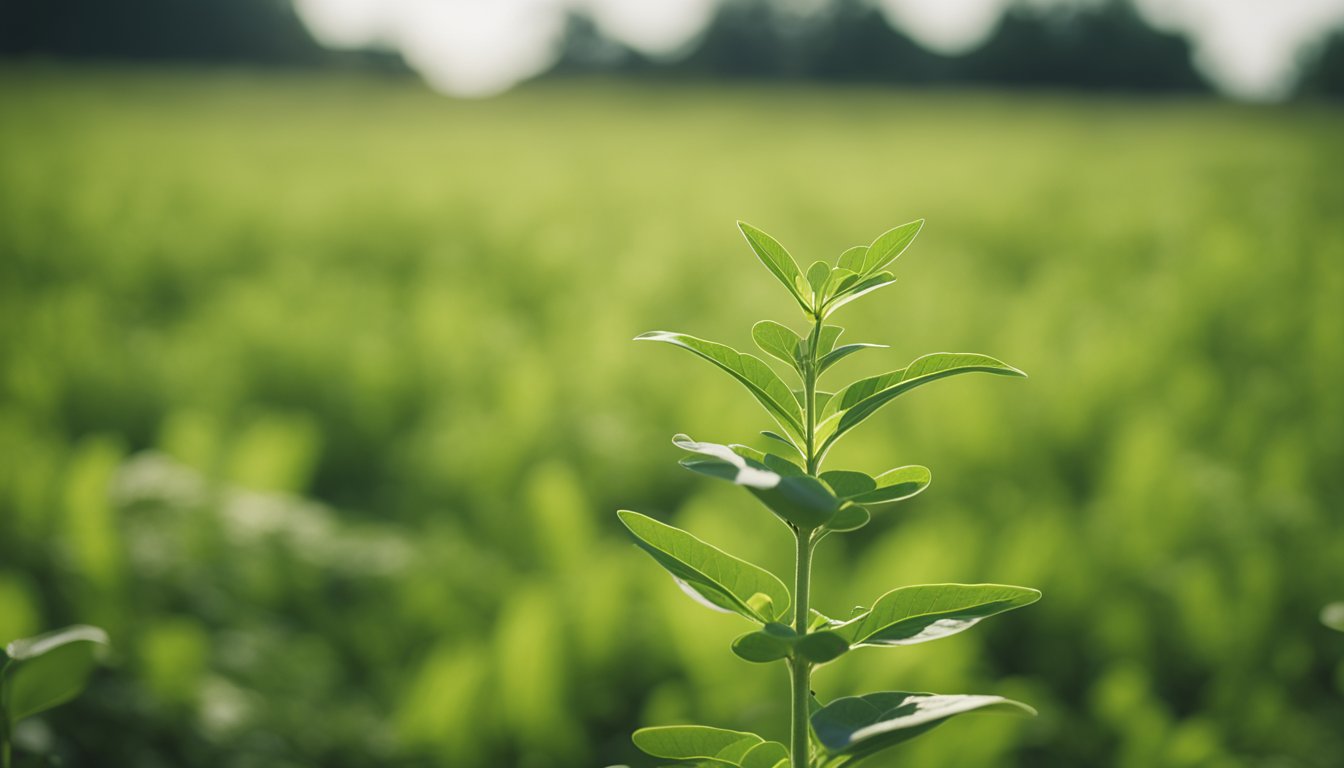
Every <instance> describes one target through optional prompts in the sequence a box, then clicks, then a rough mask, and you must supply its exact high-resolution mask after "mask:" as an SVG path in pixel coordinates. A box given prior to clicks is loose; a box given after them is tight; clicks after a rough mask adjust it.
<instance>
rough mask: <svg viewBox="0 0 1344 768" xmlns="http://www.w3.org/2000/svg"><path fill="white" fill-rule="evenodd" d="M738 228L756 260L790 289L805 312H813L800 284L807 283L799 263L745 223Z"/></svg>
mask: <svg viewBox="0 0 1344 768" xmlns="http://www.w3.org/2000/svg"><path fill="white" fill-rule="evenodd" d="M737 228H738V229H740V230H742V236H743V237H745V238H747V244H748V245H750V246H751V250H752V251H754V252H755V253H756V258H758V259H760V260H761V263H762V264H764V265H765V268H766V269H768V270H770V274H772V275H774V276H775V277H776V278H778V279H779V282H781V283H783V284H784V287H785V288H788V289H789V293H791V294H793V298H794V299H795V300H797V302H798V305H799V306H801V307H802V308H803V310H804V311H811V306H810V305H809V304H808V302H807V298H806V297H805V296H804V295H803V292H802V290H801V288H800V284H802V285H806V283H804V282H803V276H802V273H801V272H800V271H799V269H798V262H796V261H794V260H793V257H792V256H790V255H789V252H788V251H786V250H784V246H782V245H780V244H779V242H778V241H776V240H775V239H774V238H773V237H771V236H769V235H767V234H766V233H764V232H762V231H761V230H759V229H757V228H756V227H753V226H751V225H750V224H748V223H746V222H745V221H739V222H737Z"/></svg>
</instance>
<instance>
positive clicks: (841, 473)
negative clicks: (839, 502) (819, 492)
mask: <svg viewBox="0 0 1344 768" xmlns="http://www.w3.org/2000/svg"><path fill="white" fill-rule="evenodd" d="M821 479H822V480H824V481H825V482H826V484H827V485H829V486H830V487H831V490H833V491H835V495H836V496H839V497H840V498H842V499H852V498H854V497H855V496H860V495H862V494H865V493H870V492H872V491H873V490H874V489H876V488H877V481H876V480H874V479H873V478H871V477H869V476H868V475H865V474H864V473H862V472H853V471H850V470H847V469H833V470H831V471H829V472H822V473H821Z"/></svg>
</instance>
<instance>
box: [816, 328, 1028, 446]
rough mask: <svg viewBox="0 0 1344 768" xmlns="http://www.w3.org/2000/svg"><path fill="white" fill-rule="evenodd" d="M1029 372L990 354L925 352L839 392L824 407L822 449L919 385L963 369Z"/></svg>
mask: <svg viewBox="0 0 1344 768" xmlns="http://www.w3.org/2000/svg"><path fill="white" fill-rule="evenodd" d="M977 372H978V373H993V374H998V375H1003V376H1021V377H1025V376H1026V374H1025V373H1023V372H1022V371H1019V370H1018V369H1016V368H1014V367H1013V366H1011V365H1008V364H1007V363H1005V362H1002V361H1000V360H995V359H994V358H992V357H989V356H988V355H979V354H975V353H970V352H938V353H934V354H932V355H925V356H923V357H921V358H919V359H918V360H915V361H914V362H913V363H911V364H910V365H908V366H906V367H905V368H902V369H900V370H898V371H892V372H891V373H884V374H881V375H879V376H871V377H869V378H866V379H860V380H858V381H856V382H854V383H853V384H850V385H849V386H847V387H845V388H844V389H842V390H840V391H839V392H837V393H836V394H835V397H832V398H831V399H830V401H829V402H828V403H827V404H826V408H825V410H824V411H822V422H821V424H820V425H819V426H818V434H823V435H826V438H825V440H824V441H823V442H822V452H823V453H824V452H825V450H826V449H828V448H829V447H830V445H831V444H832V443H834V442H835V441H836V440H838V439H839V438H840V436H842V435H844V434H845V433H846V432H848V431H849V430H851V429H853V428H854V427H856V426H858V424H859V423H860V422H862V421H863V420H864V419H866V418H868V417H869V416H871V415H873V413H875V412H876V411H877V409H879V408H881V407H882V406H883V405H886V404H887V403H889V402H891V401H892V400H893V399H895V398H896V397H897V396H899V395H902V394H904V393H906V392H909V391H910V390H912V389H914V388H915V387H918V386H922V385H924V384H928V383H929V382H932V381H937V380H938V379H944V378H947V377H948V376H956V375H958V374H962V373H977Z"/></svg>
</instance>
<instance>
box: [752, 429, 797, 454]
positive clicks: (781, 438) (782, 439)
mask: <svg viewBox="0 0 1344 768" xmlns="http://www.w3.org/2000/svg"><path fill="white" fill-rule="evenodd" d="M761 434H762V435H764V436H766V437H768V438H770V439H771V440H776V441H778V442H781V443H783V444H785V445H787V446H788V447H790V448H792V449H793V452H794V453H795V454H797V456H798V458H800V459H802V460H804V461H806V460H807V457H806V456H804V455H803V449H802V448H799V447H798V446H797V445H796V444H794V442H793V441H792V440H790V439H789V438H787V437H785V436H784V435H781V434H779V433H778V432H771V431H770V430H768V429H766V430H762V431H761Z"/></svg>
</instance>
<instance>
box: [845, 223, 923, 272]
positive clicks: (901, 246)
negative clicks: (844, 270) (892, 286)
mask: <svg viewBox="0 0 1344 768" xmlns="http://www.w3.org/2000/svg"><path fill="white" fill-rule="evenodd" d="M923 227H924V220H923V219H916V220H915V221H912V222H909V223H907V224H902V225H901V226H899V227H894V228H892V229H889V230H887V231H886V232H883V233H882V234H880V235H878V236H877V239H876V240H874V241H873V244H872V245H870V246H868V252H867V253H866V254H864V257H863V269H861V270H855V271H856V272H859V273H860V274H864V275H866V274H869V273H870V272H876V271H877V270H879V269H881V268H883V267H885V266H887V265H888V264H890V263H891V262H893V261H895V260H896V259H897V257H899V256H900V255H901V254H902V253H905V249H906V248H909V247H910V243H912V242H914V240H915V235H918V234H919V230H921V229H923Z"/></svg>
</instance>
